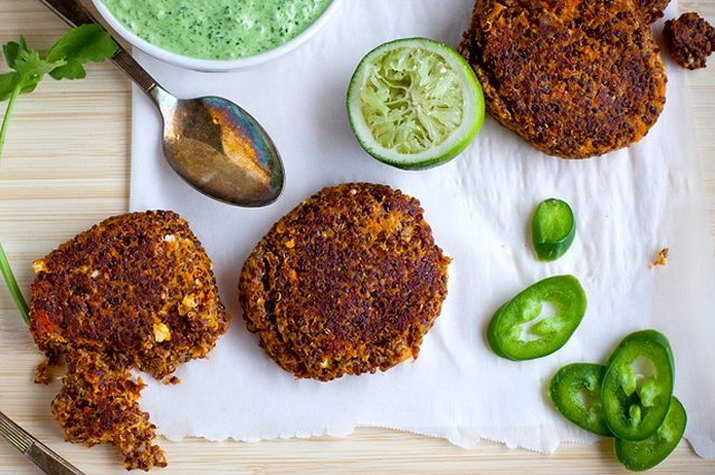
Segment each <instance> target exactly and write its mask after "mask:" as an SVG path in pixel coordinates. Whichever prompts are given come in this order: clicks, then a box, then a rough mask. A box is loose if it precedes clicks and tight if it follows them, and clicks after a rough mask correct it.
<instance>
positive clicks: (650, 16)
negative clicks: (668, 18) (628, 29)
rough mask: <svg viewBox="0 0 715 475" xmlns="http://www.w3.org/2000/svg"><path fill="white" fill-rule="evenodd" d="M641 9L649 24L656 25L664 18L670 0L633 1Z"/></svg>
mask: <svg viewBox="0 0 715 475" xmlns="http://www.w3.org/2000/svg"><path fill="white" fill-rule="evenodd" d="M633 1H634V2H635V3H636V6H637V7H638V8H639V9H640V11H641V14H642V15H643V18H644V19H645V21H646V22H648V24H651V23H654V22H655V21H657V20H658V19H659V18H662V17H663V11H664V10H665V8H666V7H667V6H668V4H669V3H670V0H633Z"/></svg>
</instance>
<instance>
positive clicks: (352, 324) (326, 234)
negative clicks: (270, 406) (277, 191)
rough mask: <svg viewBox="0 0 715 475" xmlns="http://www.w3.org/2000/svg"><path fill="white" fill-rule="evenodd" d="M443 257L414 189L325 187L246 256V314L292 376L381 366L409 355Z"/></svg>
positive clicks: (438, 284)
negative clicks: (405, 191)
mask: <svg viewBox="0 0 715 475" xmlns="http://www.w3.org/2000/svg"><path fill="white" fill-rule="evenodd" d="M448 264H449V259H448V258H447V257H445V256H444V255H443V254H442V251H441V249H440V248H439V247H437V246H436V245H435V244H434V240H433V238H432V231H431V229H430V227H429V225H428V224H427V222H425V220H424V218H423V210H422V208H421V207H420V205H419V202H418V201H417V200H416V199H414V198H411V197H408V196H406V195H404V194H402V193H401V192H399V191H397V190H393V189H391V188H389V187H387V186H384V185H374V184H368V183H348V184H343V185H339V186H336V187H333V188H326V189H324V190H322V191H321V192H319V193H317V194H316V195H314V196H312V197H310V198H308V199H307V200H305V201H304V202H303V203H301V204H300V205H299V206H298V207H296V208H295V209H294V210H293V211H291V212H290V213H288V214H287V215H286V216H285V217H283V218H282V219H281V220H280V221H278V222H277V223H276V224H275V225H274V226H273V228H272V229H271V231H270V232H269V233H268V234H267V235H266V236H265V237H264V238H263V240H262V241H261V242H260V243H259V244H258V246H257V247H256V248H255V249H254V250H253V253H252V254H251V255H250V257H249V258H248V260H247V261H246V263H245V265H244V267H243V271H242V273H241V280H240V284H239V293H240V299H241V305H242V308H243V312H244V318H245V320H246V322H247V326H248V329H249V330H250V331H252V332H254V333H257V334H258V337H259V341H260V344H261V346H262V347H263V348H264V349H265V350H266V352H267V353H268V355H269V356H270V357H271V358H273V359H274V360H275V361H276V362H277V363H278V364H279V365H280V366H281V367H282V368H284V369H285V370H287V371H290V372H292V373H294V374H295V375H296V376H298V377H301V378H314V379H318V380H322V381H328V380H331V379H334V378H338V377H340V376H342V375H345V374H354V375H359V374H362V373H366V372H375V371H376V370H377V369H380V370H383V371H384V370H387V369H388V368H391V367H392V366H394V365H396V364H398V363H400V362H402V361H404V360H405V359H407V358H409V357H417V355H418V353H419V347H420V344H421V342H422V337H423V336H424V335H425V333H426V332H427V331H428V330H429V329H430V328H431V327H432V325H433V323H434V321H435V319H436V318H437V316H438V315H439V313H440V309H441V305H442V302H443V300H444V298H445V297H446V294H447V266H448Z"/></svg>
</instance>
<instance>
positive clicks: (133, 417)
mask: <svg viewBox="0 0 715 475" xmlns="http://www.w3.org/2000/svg"><path fill="white" fill-rule="evenodd" d="M67 360H68V361H67V364H68V371H67V376H65V377H64V380H63V386H62V390H61V391H60V393H59V394H58V395H57V396H56V397H55V398H54V400H53V401H52V415H53V416H54V417H55V419H57V421H58V422H59V423H60V426H62V428H63V429H64V430H65V434H66V435H67V440H69V441H70V442H75V443H81V444H85V445H87V446H89V447H91V446H93V445H96V444H101V443H110V444H114V445H116V446H117V448H119V450H120V452H121V453H122V455H124V459H125V462H124V465H125V467H126V468H127V470H131V469H137V468H139V469H143V470H149V469H151V468H152V467H154V466H158V467H166V465H167V463H166V457H165V456H164V452H163V451H162V450H161V449H160V448H159V447H158V446H157V445H153V444H152V441H153V440H154V438H155V437H156V426H155V425H154V424H152V423H151V422H150V421H149V414H147V413H146V412H143V411H142V410H141V409H140V408H139V403H138V402H137V401H138V400H139V393H140V392H141V390H142V388H143V384H142V382H141V379H139V380H138V381H134V380H132V378H131V374H130V373H129V371H128V370H127V369H126V368H125V367H123V366H118V365H116V364H114V363H112V362H111V360H109V359H107V358H106V357H105V356H104V355H102V354H101V353H95V352H88V351H84V350H79V351H77V352H74V353H71V354H70V355H69V356H68V357H67Z"/></svg>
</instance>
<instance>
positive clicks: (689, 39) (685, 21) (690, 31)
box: [663, 12, 715, 69]
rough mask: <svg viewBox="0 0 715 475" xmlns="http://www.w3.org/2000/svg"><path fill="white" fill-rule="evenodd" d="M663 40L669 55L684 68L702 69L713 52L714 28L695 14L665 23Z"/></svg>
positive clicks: (714, 42) (714, 43)
mask: <svg viewBox="0 0 715 475" xmlns="http://www.w3.org/2000/svg"><path fill="white" fill-rule="evenodd" d="M663 38H665V44H666V45H668V50H669V51H670V55H671V56H672V57H673V59H674V60H675V61H676V62H677V63H678V64H680V65H681V66H682V67H684V68H688V69H698V68H704V67H705V66H706V64H705V63H706V61H707V59H708V56H710V53H712V52H713V51H715V27H713V26H712V25H710V23H708V22H707V21H706V20H705V19H704V18H702V17H701V16H700V15H698V14H697V13H695V12H689V13H683V14H682V15H680V17H679V18H678V19H677V20H668V21H666V22H665V27H664V28H663Z"/></svg>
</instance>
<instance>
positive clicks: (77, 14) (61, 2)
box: [40, 0, 161, 95]
mask: <svg viewBox="0 0 715 475" xmlns="http://www.w3.org/2000/svg"><path fill="white" fill-rule="evenodd" d="M40 1H41V2H42V3H44V4H45V6H47V8H49V9H50V10H52V11H53V12H54V13H55V14H57V16H59V17H60V18H62V19H63V20H64V21H65V22H66V23H68V24H69V25H70V26H80V25H84V24H87V23H97V24H99V22H98V21H97V19H96V18H95V17H94V15H92V13H91V12H90V11H89V10H87V8H85V7H84V6H83V5H82V4H81V3H80V2H79V0H40ZM115 42H116V40H115ZM117 45H118V46H119V49H118V50H117V54H115V55H114V57H113V58H112V61H114V64H116V65H117V66H118V67H119V69H121V70H122V71H124V73H125V74H126V75H127V76H129V78H130V79H131V80H132V81H134V82H135V83H136V85H137V86H139V87H140V88H142V90H143V91H144V92H146V93H147V94H149V95H152V91H153V90H154V89H156V88H161V87H160V86H159V84H158V83H157V82H156V81H155V80H154V78H152V77H151V76H150V75H149V73H147V72H146V71H145V70H144V68H142V67H141V66H140V65H139V63H137V62H136V61H135V60H134V58H132V55H131V54H129V53H128V52H127V50H126V49H124V48H123V47H122V46H121V45H119V43H118V42H117Z"/></svg>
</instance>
